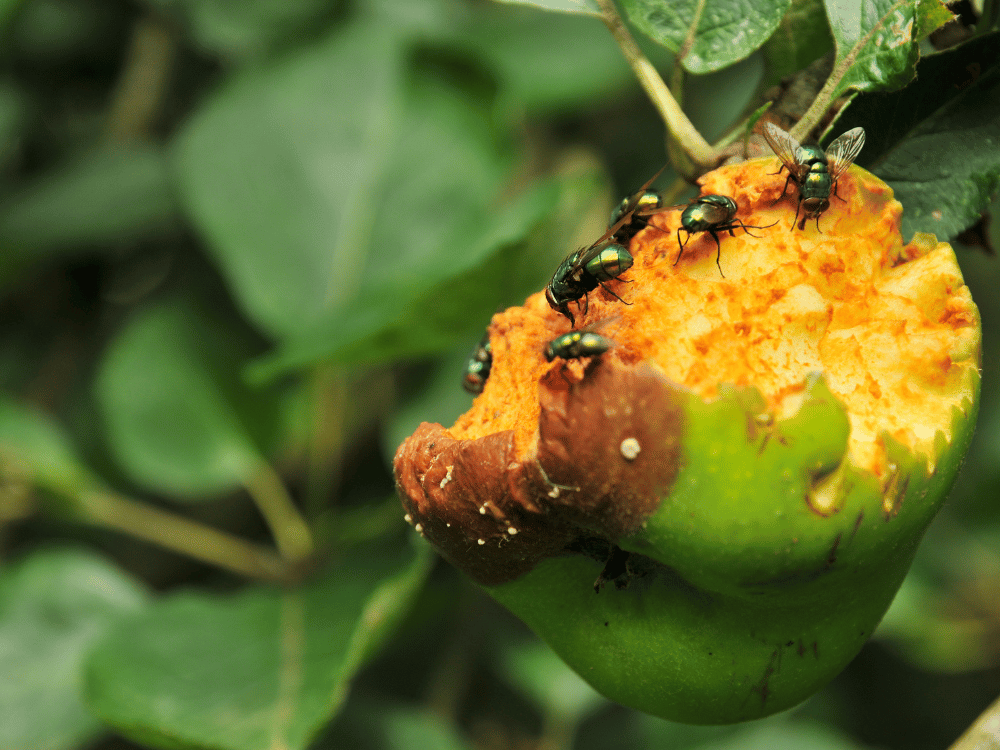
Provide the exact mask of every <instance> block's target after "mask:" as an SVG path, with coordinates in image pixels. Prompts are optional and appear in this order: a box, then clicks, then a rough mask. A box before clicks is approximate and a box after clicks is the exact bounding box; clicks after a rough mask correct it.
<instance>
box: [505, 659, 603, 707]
mask: <svg viewBox="0 0 1000 750" xmlns="http://www.w3.org/2000/svg"><path fill="white" fill-rule="evenodd" d="M505 656H506V658H505V662H506V663H505V665H504V666H505V668H506V669H505V671H506V673H507V677H508V679H509V680H510V681H511V683H512V684H513V685H515V686H516V687H517V688H518V689H519V690H520V691H521V693H523V694H524V695H525V696H526V697H528V698H531V699H532V700H533V701H534V702H535V703H536V704H538V705H539V706H541V707H542V708H543V709H544V710H545V712H546V714H547V715H549V716H551V717H558V719H559V721H561V722H563V723H566V724H569V725H571V726H572V725H575V724H577V723H579V722H580V721H582V720H583V719H584V718H586V716H587V715H588V714H591V713H593V712H594V711H595V710H596V709H598V708H600V707H601V706H603V705H605V704H606V703H607V699H606V698H604V697H603V696H601V695H599V694H598V693H597V692H596V691H595V690H594V689H593V688H592V687H591V686H590V685H588V684H587V683H586V682H584V681H583V678H582V677H580V676H579V675H578V674H577V673H576V672H574V671H573V670H572V669H570V668H569V667H568V666H567V665H566V662H564V661H563V660H562V659H560V658H559V657H558V656H556V654H555V652H554V651H552V649H550V648H549V647H548V646H546V645H545V644H544V643H542V642H541V641H531V642H529V643H526V644H524V645H521V646H520V647H516V648H511V649H509V650H508V651H507V653H506V655H505Z"/></svg>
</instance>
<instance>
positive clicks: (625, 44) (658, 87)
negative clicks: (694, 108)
mask: <svg viewBox="0 0 1000 750" xmlns="http://www.w3.org/2000/svg"><path fill="white" fill-rule="evenodd" d="M597 4H598V5H599V6H600V8H601V19H602V20H603V21H604V25H605V26H607V27H608V31H610V32H611V36H613V37H614V39H615V41H616V42H617V43H618V46H619V47H621V50H622V53H623V54H624V55H625V60H626V61H628V64H629V66H630V67H631V68H632V70H633V72H634V73H635V75H636V77H637V78H638V79H639V83H641V84H642V87H643V88H644V89H645V90H646V95H647V96H648V97H649V98H650V100H651V101H652V102H653V105H654V106H655V107H656V109H657V110H658V111H659V113H660V116H661V117H662V118H663V121H664V123H666V126H667V130H669V131H670V134H671V135H672V136H673V137H674V138H675V139H676V140H677V142H678V143H679V144H680V145H681V147H682V148H683V149H684V152H685V153H686V154H687V155H688V156H689V157H690V158H691V160H692V161H693V162H694V163H695V164H697V165H699V166H701V167H704V168H711V167H714V166H715V164H716V162H717V161H718V154H716V152H715V150H714V149H713V148H712V147H711V146H710V145H709V144H708V141H706V140H705V139H704V138H702V137H701V133H699V132H698V131H697V130H696V129H695V127H694V125H693V124H692V123H691V121H690V120H689V119H688V117H687V115H685V114H684V110H682V109H681V107H680V105H679V104H678V103H677V100H676V99H675V98H674V96H673V94H671V93H670V89H669V88H668V87H667V84H666V83H664V82H663V79H662V78H661V77H660V74H659V73H657V72H656V68H654V67H653V64H652V63H651V62H650V61H649V60H648V59H647V58H646V56H645V55H643V54H642V51H641V50H640V49H639V45H637V44H636V43H635V40H634V39H633V38H632V35H631V34H630V33H629V30H628V29H627V28H626V27H625V22H624V21H622V18H621V16H620V15H618V9H617V8H616V7H615V4H614V2H613V0H597Z"/></svg>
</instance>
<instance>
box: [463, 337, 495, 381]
mask: <svg viewBox="0 0 1000 750" xmlns="http://www.w3.org/2000/svg"><path fill="white" fill-rule="evenodd" d="M492 367H493V347H492V346H490V334H489V331H487V332H486V333H485V334H484V335H483V338H482V340H481V341H480V342H479V343H478V344H476V348H475V349H474V350H473V352H472V356H471V357H469V361H468V362H466V363H465V373H464V374H463V375H462V387H463V388H465V390H467V391H468V392H469V393H482V392H483V388H485V387H486V380H487V379H488V378H489V376H490V369H491V368H492Z"/></svg>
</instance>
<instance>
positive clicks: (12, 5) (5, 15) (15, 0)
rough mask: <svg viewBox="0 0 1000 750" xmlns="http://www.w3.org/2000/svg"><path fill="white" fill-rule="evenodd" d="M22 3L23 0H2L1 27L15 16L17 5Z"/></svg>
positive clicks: (0, 10) (0, 9)
mask: <svg viewBox="0 0 1000 750" xmlns="http://www.w3.org/2000/svg"><path fill="white" fill-rule="evenodd" d="M20 4H21V0H0V29H2V28H3V27H4V26H6V25H7V22H8V21H9V20H10V19H11V18H13V16H14V11H16V10H17V6H18V5H20Z"/></svg>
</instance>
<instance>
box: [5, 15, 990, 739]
mask: <svg viewBox="0 0 1000 750" xmlns="http://www.w3.org/2000/svg"><path fill="white" fill-rule="evenodd" d="M987 5H990V3H987ZM699 9H701V10H700V11H699ZM622 10H623V12H624V13H625V14H626V15H627V17H628V18H629V19H630V21H631V22H632V23H633V24H634V25H635V27H636V29H637V30H639V31H643V32H646V33H648V35H649V36H648V37H647V38H641V39H640V45H641V47H642V48H643V50H644V51H645V52H646V53H647V54H648V55H649V56H650V58H651V59H652V60H653V61H654V62H655V64H656V65H657V66H658V67H659V68H660V69H661V72H662V73H663V74H664V77H665V78H667V79H668V80H670V81H671V82H672V85H674V86H675V89H676V93H677V94H678V95H679V98H681V99H682V100H683V103H684V106H685V109H686V110H687V111H688V113H689V114H690V116H691V118H692V120H693V122H694V124H695V126H696V127H697V128H698V129H699V130H700V131H701V132H702V133H703V134H704V135H705V136H706V137H707V138H709V139H710V140H715V139H718V138H721V137H722V136H723V135H725V133H726V132H727V131H728V130H729V129H731V128H732V127H735V126H736V125H737V124H738V123H739V122H740V121H741V120H742V119H744V118H745V117H746V116H747V115H748V114H749V113H750V112H752V111H753V110H755V109H756V108H757V107H759V106H760V105H761V104H762V103H763V102H764V100H765V98H771V99H775V98H777V99H778V105H776V106H777V108H778V110H779V111H782V112H794V111H797V112H798V115H799V116H801V114H802V111H804V107H800V108H798V109H797V110H796V109H795V108H794V107H791V105H788V102H789V100H790V97H791V92H794V91H796V90H797V87H798V85H799V84H800V83H802V81H803V80H805V79H804V78H802V77H795V78H790V77H792V76H796V74H798V73H799V71H801V70H803V69H804V68H806V67H807V66H810V65H813V67H815V66H816V65H820V66H821V67H822V64H825V65H826V69H827V70H829V69H833V71H834V73H833V76H832V77H831V78H830V81H829V83H828V86H829V87H830V90H829V91H828V92H827V94H828V97H827V98H828V99H829V100H830V102H832V101H833V100H834V99H836V98H838V97H842V96H846V97H848V98H849V99H852V101H850V103H849V104H848V105H847V106H846V107H845V108H843V109H842V110H840V111H839V113H838V116H837V117H838V119H837V120H836V121H835V124H834V125H833V126H832V131H828V134H827V136H826V137H827V138H829V137H830V135H835V134H836V133H839V132H841V131H843V130H845V129H847V128H848V127H854V126H856V125H862V126H864V127H865V129H866V131H867V133H868V145H867V146H866V150H865V151H864V152H863V154H862V157H861V160H860V163H861V164H862V165H865V166H867V167H868V168H869V169H872V170H873V171H875V172H876V173H877V174H879V175H880V176H883V177H884V178H885V179H886V180H887V181H889V182H890V184H892V185H893V187H894V189H895V190H896V192H897V196H898V197H899V198H900V200H901V201H902V202H903V204H904V208H905V211H906V213H905V214H904V233H905V234H907V235H909V234H912V232H915V231H935V232H936V233H937V234H938V236H939V238H941V239H949V240H955V238H956V237H958V238H959V239H958V240H957V243H956V244H957V245H958V246H959V248H960V261H961V262H962V265H963V267H964V269H965V272H966V278H967V280H968V283H969V285H970V287H971V288H972V291H973V295H974V297H975V299H976V300H977V301H978V302H979V304H980V307H981V310H982V314H983V321H984V353H983V403H982V409H981V423H980V429H979V434H978V437H977V441H976V443H975V444H974V446H973V448H972V451H971V452H970V456H969V459H968V463H967V466H966V469H965V472H964V473H963V475H962V477H961V478H960V480H959V483H958V485H957V488H956V490H955V493H954V500H953V501H952V503H951V505H950V506H949V508H948V510H947V511H946V512H945V514H944V515H943V516H942V518H941V519H940V520H939V522H938V523H937V524H936V525H935V527H934V528H933V529H932V531H931V533H930V535H929V538H928V543H926V544H925V545H924V546H923V548H922V551H921V553H920V557H919V558H918V561H917V565H916V566H915V568H914V570H913V572H912V574H911V577H910V580H909V581H908V583H907V584H906V586H904V589H903V591H902V592H901V594H900V596H899V597H898V599H897V603H896V605H895V607H894V609H893V610H891V611H890V613H889V615H888V616H887V618H886V620H885V623H884V625H883V628H882V630H881V631H880V635H879V637H878V638H877V641H876V643H874V644H873V645H871V646H869V647H868V648H867V649H866V650H865V652H863V653H862V655H861V656H860V657H859V658H858V660H857V661H856V662H855V665H854V666H852V668H851V669H850V670H848V672H847V673H845V675H844V676H842V677H841V678H840V679H839V680H837V681H836V682H835V683H834V684H833V685H832V686H831V687H830V688H828V689H827V690H826V691H824V692H823V693H822V694H820V695H819V696H818V697H816V698H815V699H813V700H812V701H810V702H809V703H807V704H806V705H805V706H803V707H801V708H800V709H797V710H796V711H795V712H792V713H791V714H788V715H784V716H780V717H776V718H774V719H772V720H766V721H764V722H758V723H755V724H754V725H750V726H745V727H722V728H706V727H684V726H680V725H673V724H668V723H666V722H662V721H659V720H654V719H650V718H649V717H644V716H641V715H638V714H636V713H634V712H630V711H626V710H625V709H622V708H620V707H617V706H613V705H611V704H609V703H608V702H607V701H605V700H604V699H602V698H600V697H599V696H597V695H596V694H594V693H593V691H591V690H590V688H589V687H587V686H586V684H584V683H583V682H582V681H581V680H580V679H579V678H578V677H576V675H574V674H573V673H572V672H570V671H569V670H568V669H567V668H566V667H565V666H564V665H563V664H562V663H561V662H560V661H558V660H557V659H556V658H555V657H553V656H552V654H551V653H550V652H549V651H548V650H547V649H545V648H544V647H541V646H540V645H539V644H538V642H537V641H535V640H534V639H533V638H532V636H530V634H528V633H527V631H526V630H525V629H524V628H523V626H521V625H520V624H519V623H517V622H516V621H515V620H513V618H511V617H510V616H509V615H507V614H506V613H505V612H503V611H501V610H499V609H498V608H497V607H496V606H495V605H493V604H491V603H490V602H488V601H486V600H484V599H483V597H482V596H481V595H480V594H479V593H477V592H476V591H475V590H473V589H472V588H471V587H470V586H469V585H468V584H467V583H465V582H464V581H462V580H461V579H460V578H459V577H458V575H457V574H456V573H455V572H454V571H453V570H452V569H450V568H449V567H447V566H444V565H438V566H436V567H434V569H433V571H432V570H431V567H432V566H431V563H432V562H433V557H432V555H430V554H429V551H428V550H427V548H426V547H425V546H423V545H421V546H420V547H419V550H418V551H416V552H415V551H414V550H413V548H412V547H411V544H410V541H408V537H407V536H406V533H407V530H406V528H405V525H404V523H403V520H402V518H401V514H402V511H401V510H399V509H398V504H396V501H395V500H394V499H390V500H388V501H387V498H390V496H392V494H393V487H392V478H391V473H390V470H389V465H390V462H391V457H392V452H393V450H394V449H395V446H396V445H398V443H399V442H400V441H401V440H402V438H403V437H405V436H406V435H407V434H409V433H410V432H411V431H412V430H413V428H414V427H415V426H416V425H417V424H418V423H419V422H421V421H425V420H430V421H441V422H443V423H445V424H447V423H450V422H451V421H452V420H453V419H454V418H455V417H456V416H457V415H458V414H460V413H461V412H462V411H464V410H465V408H467V406H468V404H469V396H468V395H467V394H465V393H464V392H463V391H462V390H461V389H460V386H459V380H460V374H461V368H462V365H463V363H464V361H465V359H466V358H467V356H468V353H469V351H470V350H471V348H472V346H473V344H474V343H475V342H476V341H477V340H478V339H479V337H480V335H481V332H482V329H483V327H484V326H485V324H486V323H487V322H488V320H489V317H490V315H491V314H492V313H493V312H494V311H496V310H497V309H498V308H501V307H503V306H505V305H508V304H517V303H519V302H520V301H521V300H523V298H524V297H525V296H526V295H527V294H529V293H531V292H533V291H536V290H538V289H539V288H541V287H542V286H543V285H544V284H545V282H546V281H547V279H548V277H549V275H550V274H551V272H552V270H553V269H554V267H555V265H556V264H557V263H558V262H559V260H560V259H561V258H562V257H564V256H565V255H566V254H567V253H568V252H570V251H572V250H574V249H575V248H577V247H579V246H580V245H583V244H586V243H589V242H590V241H591V240H592V239H593V238H594V237H596V236H598V235H599V234H600V233H601V231H603V228H604V226H605V222H606V219H607V216H608V213H609V211H610V208H611V206H612V205H613V204H614V203H615V202H616V201H617V199H616V198H615V196H617V195H620V194H623V193H627V192H629V191H630V190H631V189H634V187H635V186H637V185H639V184H641V183H642V182H644V181H645V180H646V178H647V177H648V176H649V175H650V174H653V173H654V172H655V171H656V170H657V169H658V168H659V167H660V166H662V164H663V162H664V161H665V160H666V159H665V153H666V147H665V137H664V131H663V126H662V123H661V122H660V120H659V118H658V117H657V115H656V113H655V111H654V110H653V109H652V107H651V106H650V105H649V104H648V103H647V102H646V101H645V100H644V98H643V96H642V92H641V89H640V87H639V85H638V83H637V82H636V81H635V79H634V78H633V77H632V75H631V73H630V70H629V68H628V66H627V65H626V64H625V62H624V59H623V57H622V56H621V53H620V51H619V50H618V49H617V47H616V46H615V44H614V43H613V41H612V39H611V37H610V35H609V34H608V33H607V30H606V29H605V28H604V27H603V25H602V24H601V22H600V21H599V20H598V19H597V18H596V17H595V15H596V14H597V12H598V11H597V5H596V3H595V2H588V1H587V0H544V1H539V2H521V3H490V2H486V1H485V0H340V1H337V0H300V1H299V2H287V1H286V0H247V1H246V2H239V3H235V2H230V1H229V0H0V196H2V197H0V290H2V293H3V299H2V302H0V310H2V313H3V314H2V315H0V327H2V331H3V336H2V337H0V387H2V389H3V392H2V394H0V543H2V545H3V547H2V552H3V560H4V563H3V567H2V568H0V716H3V717H6V718H5V720H4V721H0V747H3V748H4V750H7V749H8V748H10V750H40V749H43V748H44V749H49V750H69V749H71V748H83V747H91V748H99V749H100V750H112V748H115V749H116V750H121V749H122V748H130V747H141V748H145V747H156V748H158V747H164V748H166V747H169V748H204V747H212V748H221V749H225V750H229V749H230V748H232V749H233V750H243V749H245V748H247V749H249V748H277V747H286V748H305V747H307V746H310V743H312V746H314V747H316V748H326V747H329V748H334V747H344V746H348V745H351V746H355V747H357V748H359V750H361V749H364V748H372V749H373V750H388V749H395V748H414V747H419V748H429V749H430V750H434V749H436V748H442V749H446V750H450V749H452V748H473V747H475V748H504V747H522V748H570V747H573V748H578V749H579V750H587V749H589V748H603V747H609V746H620V747H636V748H651V749H652V748H668V747H669V748H675V749H680V750H683V749H685V748H692V749H694V748H699V749H701V750H709V749H715V750H730V749H731V750H736V749H737V748H738V749H739V750H753V749H754V748H782V747H789V748H792V747H794V748H800V749H801V750H827V749H839V748H845V749H846V748H863V747H870V746H875V745H878V746H880V747H887V748H906V749H907V750H919V749H921V748H937V747H942V746H945V745H947V744H948V743H949V742H950V741H951V740H952V739H954V738H955V737H956V736H957V735H958V734H959V733H960V732H961V731H962V729H963V728H964V727H965V726H966V725H967V724H968V723H969V722H970V721H971V720H972V719H973V718H974V717H975V715H976V714H977V713H978V712H979V711H980V710H982V709H983V708H984V707H985V706H986V705H987V703H988V702H989V701H990V700H991V699H992V697H993V696H995V695H996V694H997V693H998V692H1000V608H998V606H997V601H998V598H997V596H996V592H997V590H1000V551H998V550H1000V513H998V510H997V509H998V507H1000V506H998V502H997V501H998V494H1000V470H998V467H1000V448H998V447H997V446H1000V378H998V372H997V363H1000V338H998V335H997V331H1000V302H998V301H997V300H998V299H1000V298H998V297H997V295H996V289H997V288H998V284H1000V270H998V261H997V259H996V257H995V256H994V255H987V254H986V253H984V252H982V249H983V248H984V247H988V246H989V245H990V243H992V246H993V247H996V245H997V243H998V242H1000V233H998V231H997V230H996V228H995V227H991V226H990V224H989V218H988V215H989V209H990V205H989V202H990V200H991V199H992V198H993V197H995V194H996V192H997V188H998V184H1000V183H998V179H1000V178H998V175H1000V111H998V109H997V107H998V106H1000V105H998V102H1000V96H998V95H997V93H998V92H997V82H998V80H1000V42H998V39H997V33H996V31H995V30H993V29H991V28H989V24H988V23H987V22H986V21H982V22H980V23H979V24H978V26H973V27H971V28H958V29H957V33H958V42H957V43H951V44H949V45H948V46H950V47H951V48H950V49H947V50H945V51H939V49H938V48H937V47H936V46H935V44H937V42H935V38H936V37H935V35H934V34H940V33H941V32H939V31H935V30H936V29H937V27H938V26H940V25H941V24H942V23H943V22H944V20H946V18H947V14H946V13H945V11H944V10H943V6H942V5H941V4H940V3H938V2H926V1H922V2H919V3H918V2H895V3H890V2H889V1H888V0H884V1H883V0H877V2H866V3H862V2H853V3H852V2H842V1H840V0H826V2H820V1H819V0H786V2H783V3H772V2H752V3H749V4H747V3H743V2H737V1H736V0H709V1H708V2H707V3H704V4H696V3H693V2H691V3H680V2H653V1H652V0H641V1H640V0H623V2H622ZM552 11H559V12H552ZM698 12H701V15H697V13H698ZM984 18H989V16H984ZM886 30H890V31H893V33H895V32H898V33H897V34H896V36H893V35H892V34H887V33H885V32H886ZM952 30H953V31H955V27H954V26H953V27H952ZM931 32H934V34H932V33H931ZM900 34H902V37H901V36H900ZM928 35H931V36H930V38H927V37H928ZM901 38H902V39H903V43H899V40H900V39H901ZM661 45H662V46H661ZM938 46H940V47H943V46H945V45H943V44H939V45H938ZM677 71H680V72H679V73H677V74H676V75H675V73H676V72H677ZM684 71H686V73H684ZM685 76H686V77H685ZM825 76H826V73H823V74H822V76H821V77H820V78H819V85H822V83H823V80H824V78H825ZM914 76H916V81H915V82H914V83H910V85H908V86H907V85H906V84H907V83H909V82H910V81H911V80H912V79H914ZM819 85H817V86H815V87H813V88H812V89H811V90H810V93H809V96H808V97H807V101H806V105H808V104H809V102H810V101H812V98H813V97H815V96H816V94H817V93H819V91H818V90H819ZM807 88H808V87H807ZM858 91H863V92H865V93H863V94H861V95H857V96H856V92H858ZM765 94H766V96H765ZM786 95H787V97H786ZM783 103H784V104H785V105H787V106H786V108H785V109H784V110H782V109H781V108H782V104H783ZM823 125H824V126H826V125H828V123H827V122H824V123H823ZM674 178H675V175H674V174H673V173H672V172H671V171H670V170H669V169H668V170H667V171H666V172H665V173H664V175H663V176H662V177H661V180H660V182H661V183H662V184H663V185H668V184H669V183H670V182H671V181H672V180H673V179H674ZM980 217H985V218H983V219H982V220H981V218H980ZM963 243H965V244H968V245H970V247H962V245H963ZM972 245H978V246H979V249H976V248H974V247H971V246H972ZM289 498H292V499H293V500H294V503H295V505H293V504H292V501H290V500H289ZM295 506H297V507H298V509H297V510H296V507H295ZM299 514H301V516H302V518H304V521H305V529H306V530H305V531H303V532H302V533H301V534H299V537H298V540H299V541H298V543H297V544H298V546H297V547H293V546H288V547H284V546H283V547H282V549H281V552H282V554H283V556H280V555H278V554H277V553H275V552H274V551H273V550H272V546H273V544H272V542H271V541H270V537H271V535H269V533H268V529H267V526H268V525H270V526H271V527H272V529H271V531H272V532H273V536H274V537H276V538H278V541H279V545H280V543H281V538H282V535H283V534H285V527H286V526H288V525H294V522H295V519H296V518H297V516H298V515H299ZM299 520H300V521H301V519H299ZM275 527H276V528H275ZM155 545H159V546H155ZM163 548H165V549H166V550H172V551H164V549H163ZM290 549H297V550H299V551H298V552H294V551H293V552H291V553H290V552H289V550H290ZM178 553H181V554H178ZM255 572H256V574H255ZM247 577H250V578H255V577H256V578H258V579H259V580H255V581H250V582H248V581H247V580H246V578H247ZM273 578H279V579H280V580H281V581H282V585H281V586H280V587H279V586H276V585H275V584H274V583H273V582H272V583H268V582H266V581H267V580H271V579H273ZM140 581H142V582H140ZM872 684H877V685H878V691H877V695H873V690H872V688H870V687H866V686H869V685H872Z"/></svg>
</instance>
